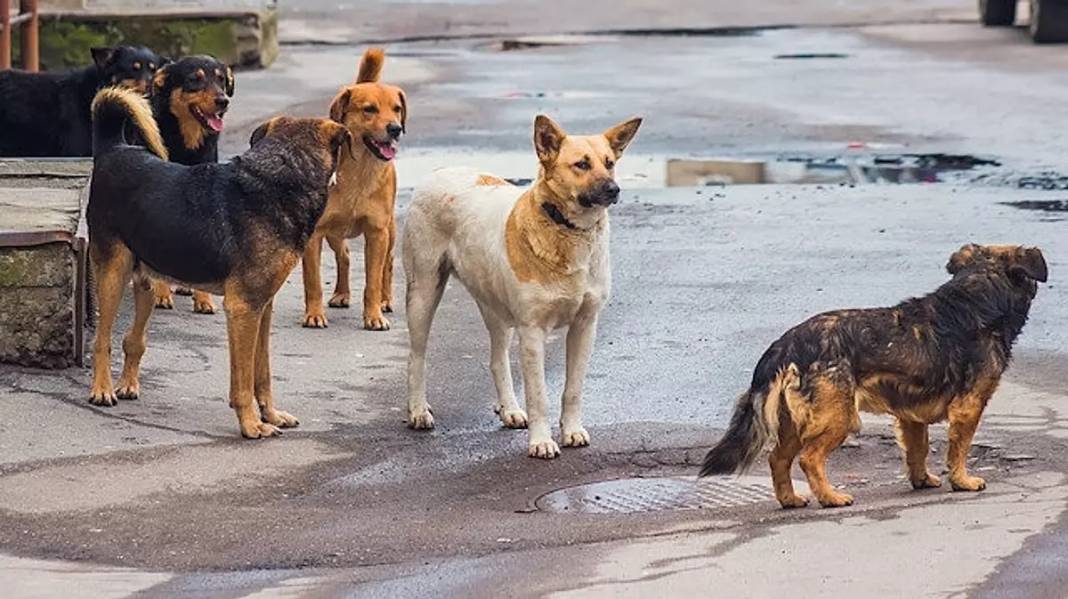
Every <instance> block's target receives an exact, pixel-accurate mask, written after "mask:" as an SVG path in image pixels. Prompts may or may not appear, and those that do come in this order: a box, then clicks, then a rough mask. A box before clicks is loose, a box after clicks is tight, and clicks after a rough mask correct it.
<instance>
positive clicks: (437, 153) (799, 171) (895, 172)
mask: <svg viewBox="0 0 1068 599" xmlns="http://www.w3.org/2000/svg"><path fill="white" fill-rule="evenodd" d="M458 165H467V166H472V165H478V167H479V168H480V170H483V171H484V172H486V173H492V174H494V175H497V176H499V177H503V178H505V179H508V180H509V181H512V182H513V183H516V184H520V185H526V184H529V183H530V180H531V177H532V176H533V174H534V173H535V171H536V169H537V164H536V161H535V159H534V157H533V156H532V155H531V153H530V152H528V151H522V152H516V151H493V150H462V151H458V150H457V149H456V148H440V147H439V148H420V149H419V150H417V151H412V152H408V153H405V155H404V158H403V160H400V161H398V162H397V172H398V181H399V184H400V186H401V187H413V186H417V185H419V184H422V183H423V182H425V181H426V180H427V179H428V178H429V177H430V175H431V174H432V173H433V172H434V171H435V170H437V169H439V168H443V167H448V166H458ZM1000 166H1001V164H1000V163H999V162H998V161H996V160H993V159H990V158H984V157H978V156H972V155H966V154H965V155H959V154H875V153H860V152H857V153H851V152H850V153H843V154H829V155H814V154H782V155H778V156H774V157H770V158H764V157H755V158H737V157H727V158H722V159H693V158H683V159H678V158H673V157H669V156H663V155H640V154H636V155H631V156H628V157H627V159H626V160H623V161H621V162H620V164H619V167H618V169H617V173H616V176H617V178H618V179H619V180H620V182H621V183H622V184H623V185H624V186H625V187H631V188H645V189H651V188H661V187H702V186H724V185H753V184H777V185H784V184H796V185H802V184H908V183H944V182H952V183H970V182H990V181H992V180H993V179H992V178H991V177H989V176H988V175H987V174H985V170H984V169H994V168H997V167H1000ZM1013 186H1017V185H1015V184H1014V185H1013Z"/></svg>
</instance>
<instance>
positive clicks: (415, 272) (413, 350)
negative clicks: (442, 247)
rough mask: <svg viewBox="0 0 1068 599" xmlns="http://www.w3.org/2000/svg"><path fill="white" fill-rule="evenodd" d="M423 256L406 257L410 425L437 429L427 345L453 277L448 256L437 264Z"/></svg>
mask: <svg viewBox="0 0 1068 599" xmlns="http://www.w3.org/2000/svg"><path fill="white" fill-rule="evenodd" d="M412 251H413V252H414V251H418V250H412ZM406 252H407V250H406ZM421 258H422V257H417V256H413V255H407V254H406V256H405V275H406V276H407V288H408V290H407V296H406V298H405V304H406V305H405V309H406V312H407V314H408V341H409V345H410V349H409V352H408V426H410V427H411V428H413V429H416V430H425V429H431V428H434V416H433V414H432V413H431V411H430V405H429V404H427V401H426V346H427V340H428V339H429V338H430V326H431V324H432V323H433V322H434V312H436V311H437V309H438V304H439V303H440V302H441V296H442V294H444V293H445V284H446V283H447V282H448V280H449V266H448V263H447V262H446V261H445V256H444V255H442V256H438V257H437V258H438V260H439V262H438V263H437V264H434V263H432V262H431V261H430V260H429V259H421ZM428 258H433V256H430V257H428Z"/></svg>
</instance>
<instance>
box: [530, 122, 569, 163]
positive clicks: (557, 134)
mask: <svg viewBox="0 0 1068 599" xmlns="http://www.w3.org/2000/svg"><path fill="white" fill-rule="evenodd" d="M565 137H567V133H565V132H564V130H563V129H561V128H560V125H557V124H556V123H554V122H553V120H552V119H551V118H549V117H547V116H545V115H544V114H539V115H538V116H536V117H534V151H536V152H537V153H538V160H540V161H541V163H542V164H545V165H549V164H552V163H553V162H555V161H556V157H557V156H558V155H559V154H560V145H561V144H562V143H563V142H564V138H565Z"/></svg>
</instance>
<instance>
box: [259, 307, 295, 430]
mask: <svg viewBox="0 0 1068 599" xmlns="http://www.w3.org/2000/svg"><path fill="white" fill-rule="evenodd" d="M273 308H274V300H271V301H270V302H268V303H267V306H265V307H264V308H263V315H262V316H261V317H260V330H259V335H257V337H256V367H255V372H256V374H255V380H256V382H255V393H256V403H257V404H258V405H259V408H260V419H261V420H263V421H264V422H266V423H268V424H273V425H275V426H277V427H279V428H291V427H294V426H297V425H298V424H300V421H298V420H297V419H296V417H294V416H293V415H292V414H288V413H286V412H283V411H282V410H279V409H277V408H275V406H274V396H273V395H272V394H271V313H272V312H273V311H274V310H273Z"/></svg>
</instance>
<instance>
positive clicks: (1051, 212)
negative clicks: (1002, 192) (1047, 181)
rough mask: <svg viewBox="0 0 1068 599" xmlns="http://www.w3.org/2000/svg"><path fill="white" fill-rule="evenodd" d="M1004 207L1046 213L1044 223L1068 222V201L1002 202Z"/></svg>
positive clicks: (1043, 218)
mask: <svg viewBox="0 0 1068 599" xmlns="http://www.w3.org/2000/svg"><path fill="white" fill-rule="evenodd" d="M1001 205H1002V206H1011V207H1013V208H1018V209H1020V210H1033V211H1036V212H1043V213H1045V214H1044V215H1043V217H1042V220H1044V221H1050V222H1055V221H1062V220H1068V200H1022V201H1019V202H1001Z"/></svg>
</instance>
